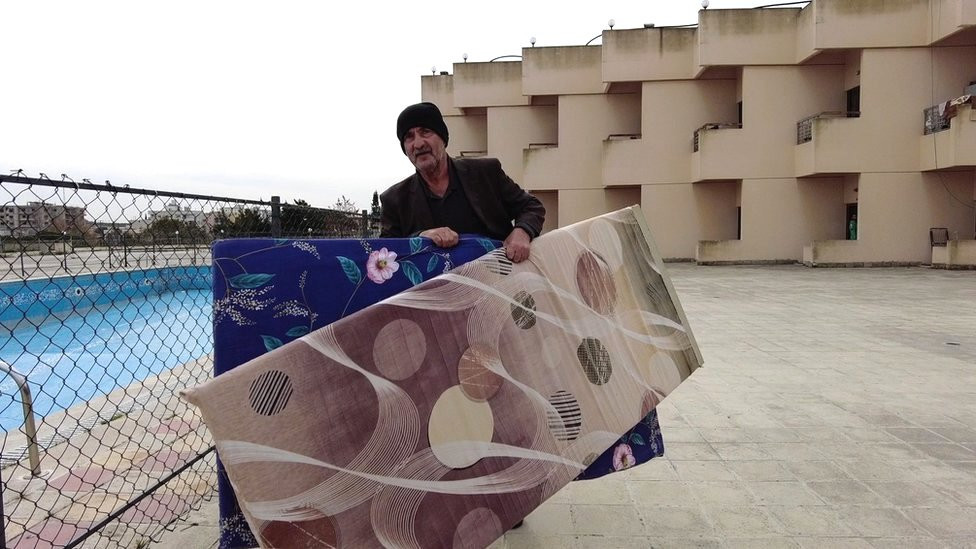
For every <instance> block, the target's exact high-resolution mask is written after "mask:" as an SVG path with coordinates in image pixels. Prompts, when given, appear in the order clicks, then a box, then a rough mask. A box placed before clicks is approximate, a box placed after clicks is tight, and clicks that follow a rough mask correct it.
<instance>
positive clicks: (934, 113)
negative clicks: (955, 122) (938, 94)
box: [922, 103, 949, 135]
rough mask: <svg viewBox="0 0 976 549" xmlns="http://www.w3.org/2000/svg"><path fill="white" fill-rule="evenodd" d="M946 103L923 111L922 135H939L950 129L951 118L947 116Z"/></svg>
mask: <svg viewBox="0 0 976 549" xmlns="http://www.w3.org/2000/svg"><path fill="white" fill-rule="evenodd" d="M946 114H947V113H946V112H945V103H942V104H939V105H933V106H931V107H929V108H927V109H925V110H924V111H922V118H923V124H924V125H923V130H922V135H929V134H930V133H938V132H942V131H945V130H948V129H949V117H948V116H946Z"/></svg>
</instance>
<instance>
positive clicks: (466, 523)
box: [453, 507, 505, 549]
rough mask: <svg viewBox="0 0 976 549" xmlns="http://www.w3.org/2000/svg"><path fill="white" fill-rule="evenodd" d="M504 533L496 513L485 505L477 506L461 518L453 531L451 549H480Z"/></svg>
mask: <svg viewBox="0 0 976 549" xmlns="http://www.w3.org/2000/svg"><path fill="white" fill-rule="evenodd" d="M504 533H505V529H504V528H502V521H501V520H499V518H498V515H496V514H495V512H494V511H492V510H491V509H488V508H487V507H479V508H477V509H475V510H473V511H471V512H469V513H468V514H466V515H464V517H462V518H461V522H459V523H458V525H457V530H455V531H454V544H453V549H480V548H482V547H486V546H487V545H489V544H490V543H491V542H493V541H495V539H496V538H498V537H499V536H501V535H502V534H504Z"/></svg>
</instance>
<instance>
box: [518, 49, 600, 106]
mask: <svg viewBox="0 0 976 549" xmlns="http://www.w3.org/2000/svg"><path fill="white" fill-rule="evenodd" d="M601 49H602V48H601V47H600V46H558V47H545V48H523V49H522V93H524V94H525V95H576V94H590V93H604V92H606V91H607V87H608V86H607V85H606V84H605V83H604V82H603V71H602V64H603V56H602V53H601Z"/></svg>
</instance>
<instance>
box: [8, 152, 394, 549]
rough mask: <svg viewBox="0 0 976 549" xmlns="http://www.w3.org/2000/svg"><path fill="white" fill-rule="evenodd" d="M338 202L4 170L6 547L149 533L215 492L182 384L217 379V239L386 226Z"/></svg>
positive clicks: (202, 433)
mask: <svg viewBox="0 0 976 549" xmlns="http://www.w3.org/2000/svg"><path fill="white" fill-rule="evenodd" d="M343 206H344V208H343V209H342V210H339V209H324V208H314V207H311V206H309V205H308V204H307V203H305V202H304V201H300V200H296V201H293V202H292V203H286V202H283V201H281V200H280V199H279V198H278V197H273V198H272V200H271V201H262V200H244V199H236V198H228V197H219V196H208V195H203V194H187V193H176V192H167V191H163V190H157V189H145V188H134V187H122V186H116V185H112V184H110V183H108V182H106V183H105V184H95V183H92V182H90V181H88V180H81V181H80V182H75V181H74V180H72V179H71V178H70V177H68V176H66V175H65V176H62V177H61V179H60V180H52V179H51V178H49V177H47V176H45V175H44V174H40V175H39V176H38V177H27V176H26V175H25V174H23V172H19V171H18V172H16V173H15V174H13V175H0V361H2V362H0V372H6V373H7V374H9V375H7V376H0V386H2V387H4V390H3V391H0V437H2V439H0V469H2V476H3V481H4V482H3V491H2V511H3V513H2V516H3V518H4V521H3V524H2V537H0V547H8V546H9V547H33V546H65V547H74V546H80V545H82V544H84V546H86V547H87V546H98V547H133V546H144V545H145V544H146V543H147V542H148V541H150V540H152V539H155V538H157V537H158V536H159V534H161V533H162V532H163V531H164V530H165V529H167V528H169V527H171V526H170V525H171V524H172V523H173V522H174V521H175V520H178V519H179V518H180V517H181V516H184V515H185V514H186V513H187V512H188V511H189V510H190V509H192V508H194V507H198V506H199V505H200V503H201V502H202V501H203V500H205V499H209V498H210V497H212V496H213V495H214V494H215V490H216V488H215V487H216V475H217V473H216V462H215V459H214V454H213V451H212V448H213V441H212V439H211V438H210V435H209V433H208V432H207V430H206V429H205V427H204V426H203V423H202V419H201V418H200V416H199V413H198V412H197V410H196V409H195V408H192V407H190V406H189V405H187V404H186V403H185V402H184V401H182V400H181V399H180V398H179V397H178V396H177V393H178V391H179V390H180V389H182V388H185V387H188V386H193V385H196V384H199V383H202V382H204V381H207V380H208V379H211V378H212V377H213V331H212V314H213V312H212V307H213V297H212V290H211V280H212V273H211V255H210V244H211V243H212V242H213V241H214V240H216V239H221V238H241V237H245V238H246V237H264V238H276V239H279V241H280V242H282V243H285V242H287V241H288V240H295V241H296V242H293V244H295V245H299V246H301V245H306V244H305V243H303V242H301V240H303V239H307V238H323V237H324V238H331V237H353V238H361V237H370V236H375V235H376V234H377V233H378V231H379V223H378V221H379V216H378V211H374V212H372V213H370V212H367V211H365V210H358V209H356V208H355V207H350V205H348V204H343ZM18 394H19V395H20V396H19V398H18ZM82 518H83V520H82Z"/></svg>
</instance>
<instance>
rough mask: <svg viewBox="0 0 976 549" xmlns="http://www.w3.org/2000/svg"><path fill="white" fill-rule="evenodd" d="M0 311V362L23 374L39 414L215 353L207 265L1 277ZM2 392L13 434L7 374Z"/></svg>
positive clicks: (1, 417)
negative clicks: (58, 276) (28, 278)
mask: <svg viewBox="0 0 976 549" xmlns="http://www.w3.org/2000/svg"><path fill="white" fill-rule="evenodd" d="M0 311H2V312H0V320H2V321H3V324H4V326H5V327H6V328H5V329H3V330H2V331H0V360H3V361H4V362H6V363H8V364H10V365H12V366H13V367H14V368H15V369H16V370H17V371H18V372H20V373H22V374H24V375H26V376H27V379H28V382H29V384H30V387H31V394H32V396H33V399H34V414H35V417H36V418H37V419H38V420H40V419H41V418H43V417H45V416H48V415H50V414H52V413H56V412H59V411H62V410H66V409H68V408H70V407H72V406H74V405H76V404H79V403H81V402H85V401H88V400H91V399H94V398H97V397H99V396H102V395H105V394H108V393H110V392H112V391H113V390H115V389H117V388H120V387H126V386H128V385H129V384H131V383H133V382H135V381H140V380H142V379H145V378H146V377H148V376H151V375H154V374H158V373H160V372H163V371H165V370H167V369H169V368H172V367H174V366H178V365H180V364H183V363H186V362H189V361H191V360H193V359H196V358H199V357H202V356H205V355H207V354H209V353H211V352H212V349H213V329H212V293H211V290H210V270H209V268H207V267H193V268H175V269H149V270H140V271H127V272H117V273H106V274H100V275H85V276H80V277H64V279H45V280H41V281H36V280H32V281H27V282H16V283H4V284H0ZM18 316H19V318H18ZM0 393H2V394H0V430H2V431H4V432H6V431H11V430H16V429H17V428H19V427H20V426H21V425H23V422H24V418H23V408H22V406H21V401H20V393H19V391H18V390H17V385H16V384H15V383H14V381H13V380H12V379H10V377H9V376H8V377H5V378H3V379H2V380H0Z"/></svg>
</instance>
